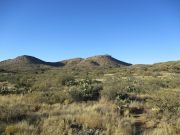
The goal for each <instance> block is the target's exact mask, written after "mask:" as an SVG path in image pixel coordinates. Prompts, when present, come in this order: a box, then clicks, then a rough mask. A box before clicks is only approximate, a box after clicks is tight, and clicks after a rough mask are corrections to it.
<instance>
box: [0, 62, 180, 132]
mask: <svg viewBox="0 0 180 135" xmlns="http://www.w3.org/2000/svg"><path fill="white" fill-rule="evenodd" d="M170 65H171V64H170ZM177 67H178V66H176V64H173V66H167V65H153V66H143V65H138V66H132V67H126V68H111V69H98V68H97V69H51V70H46V71H34V72H26V73H25V72H7V71H1V73H0V134H5V135H179V134H180V102H179V101H180V71H179V69H178V68H177Z"/></svg>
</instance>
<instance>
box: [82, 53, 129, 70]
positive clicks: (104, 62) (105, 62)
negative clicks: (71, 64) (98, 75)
mask: <svg viewBox="0 0 180 135" xmlns="http://www.w3.org/2000/svg"><path fill="white" fill-rule="evenodd" d="M130 65H131V64H129V63H126V62H123V61H119V60H117V59H115V58H113V57H112V56H110V55H98V56H94V57H89V58H87V59H84V60H83V61H81V62H80V63H79V66H101V67H122V66H130Z"/></svg>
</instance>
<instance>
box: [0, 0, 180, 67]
mask: <svg viewBox="0 0 180 135" xmlns="http://www.w3.org/2000/svg"><path fill="white" fill-rule="evenodd" d="M103 54H109V55H112V56H113V57H115V58H117V59H119V60H122V61H126V62H130V63H133V64H152V63H157V62H163V61H172V60H180V0H0V61H2V60H5V59H10V58H15V57H17V56H20V55H31V56H35V57H38V58H40V59H43V60H46V61H52V62H53V61H60V60H63V59H69V58H74V57H83V58H86V57H89V56H94V55H103Z"/></svg>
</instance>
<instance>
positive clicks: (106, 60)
mask: <svg viewBox="0 0 180 135" xmlns="http://www.w3.org/2000/svg"><path fill="white" fill-rule="evenodd" d="M130 65H131V64H129V63H126V62H123V61H119V60H117V59H115V58H113V57H111V56H109V55H99V56H94V57H89V58H86V59H83V58H74V59H69V60H63V61H60V62H46V61H43V60H40V59H38V58H36V57H33V56H27V55H23V56H19V57H17V58H15V59H9V60H5V61H2V62H0V69H1V70H7V71H29V70H36V69H47V68H48V69H49V68H62V67H64V68H68V67H122V66H130Z"/></svg>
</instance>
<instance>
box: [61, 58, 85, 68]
mask: <svg viewBox="0 0 180 135" xmlns="http://www.w3.org/2000/svg"><path fill="white" fill-rule="evenodd" d="M83 60H84V59H83V58H74V59H68V60H63V61H60V63H63V64H64V66H65V67H74V66H77V65H78V64H79V63H80V62H82V61H83Z"/></svg>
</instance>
